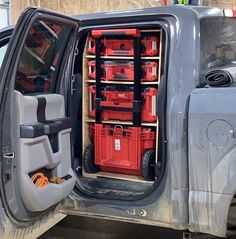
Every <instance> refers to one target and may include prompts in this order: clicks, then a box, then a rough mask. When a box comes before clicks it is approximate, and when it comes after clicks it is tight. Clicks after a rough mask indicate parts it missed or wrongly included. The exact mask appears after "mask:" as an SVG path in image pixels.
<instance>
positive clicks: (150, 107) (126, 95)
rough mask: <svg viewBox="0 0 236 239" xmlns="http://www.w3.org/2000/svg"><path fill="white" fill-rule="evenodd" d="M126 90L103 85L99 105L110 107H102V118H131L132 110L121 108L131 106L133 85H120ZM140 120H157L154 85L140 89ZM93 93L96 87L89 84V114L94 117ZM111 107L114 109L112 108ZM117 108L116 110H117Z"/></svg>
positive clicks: (127, 119) (128, 119)
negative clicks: (101, 98)
mask: <svg viewBox="0 0 236 239" xmlns="http://www.w3.org/2000/svg"><path fill="white" fill-rule="evenodd" d="M122 88H126V90H124V89H123V90H117V89H116V87H105V88H104V89H103V90H102V95H103V98H104V100H103V101H101V103H100V105H101V106H110V107H111V109H110V110H108V109H104V110H103V112H102V119H103V120H124V121H125V120H126V121H130V120H132V119H133V113H132V111H125V110H122V108H130V110H131V109H132V108H133V99H134V97H133V95H134V93H133V90H132V88H133V87H122ZM142 91H143V92H142V97H143V102H142V111H141V119H142V122H155V121H156V120H157V114H156V107H157V102H156V101H157V89H156V88H154V87H147V88H145V89H143V90H142ZM95 94H96V89H95V86H94V85H90V86H89V99H90V100H89V101H90V104H89V116H90V117H93V118H94V117H95V103H94V101H95ZM112 108H113V109H114V110H112ZM117 109H118V110H117Z"/></svg>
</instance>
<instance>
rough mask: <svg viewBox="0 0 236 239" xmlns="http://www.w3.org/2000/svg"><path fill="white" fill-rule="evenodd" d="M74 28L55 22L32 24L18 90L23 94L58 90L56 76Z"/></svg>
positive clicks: (19, 73)
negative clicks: (56, 88)
mask: <svg viewBox="0 0 236 239" xmlns="http://www.w3.org/2000/svg"><path fill="white" fill-rule="evenodd" d="M72 29H73V27H72V26H71V25H69V24H66V23H65V24H61V22H60V23H57V22H55V21H41V20H39V21H36V22H35V23H33V24H32V26H31V28H30V30H29V32H28V34H27V37H26V40H25V44H24V47H23V50H22V52H21V55H20V60H19V64H18V68H17V73H16V81H15V89H16V90H17V91H20V92H21V93H23V94H34V93H49V92H54V91H55V86H56V84H57V80H58V78H57V75H58V72H59V69H60V65H61V61H62V59H63V53H64V49H65V48H66V46H67V43H68V40H69V36H70V33H71V32H72Z"/></svg>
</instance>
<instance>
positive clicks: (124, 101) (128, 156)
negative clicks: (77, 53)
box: [84, 29, 159, 180]
mask: <svg viewBox="0 0 236 239" xmlns="http://www.w3.org/2000/svg"><path fill="white" fill-rule="evenodd" d="M88 52H89V53H90V54H94V55H95V60H91V61H89V62H88V76H89V78H90V79H95V82H96V84H95V85H93V84H91V85H90V86H89V116H90V117H92V118H95V124H91V125H90V131H89V132H90V136H91V141H92V145H89V146H88V148H87V149H86V151H85V156H84V160H85V162H84V166H85V169H86V171H87V172H89V173H92V172H96V171H97V169H98V167H99V169H100V170H102V171H106V172H113V173H123V174H131V175H138V176H143V177H144V178H145V179H147V180H150V179H151V180H153V179H154V177H155V176H154V171H153V170H154V166H155V150H156V140H155V138H156V129H154V128H152V127H151V126H150V127H149V126H146V127H143V126H142V123H155V122H157V113H156V112H157V110H156V107H157V88H156V87H155V85H154V86H149V85H148V84H147V86H145V87H144V86H143V85H141V82H147V83H148V82H155V81H158V72H159V69H158V62H157V61H155V59H154V60H153V59H146V57H147V56H151V57H153V56H158V54H159V39H158V37H157V36H156V35H141V33H140V31H139V29H116V30H94V31H92V32H91V36H90V37H89V44H88ZM112 56H116V57H117V56H120V59H118V60H117V59H115V60H114V59H113V58H112ZM125 56H126V57H130V58H129V60H127V59H126V58H125ZM103 57H106V58H108V60H103V59H102V58H103ZM109 57H110V59H109ZM141 57H142V59H141ZM132 58H133V59H132ZM147 58H148V57H147ZM96 71H98V72H96ZM109 81H112V82H110V83H112V84H109V85H107V84H106V83H105V82H108V83H109ZM120 82H122V85H121V84H120ZM125 82H133V86H132V85H130V83H127V84H126V83H125ZM111 120H116V121H118V122H120V123H117V124H116V123H115V124H114V123H113V124H111V123H110V124H109V121H111ZM104 121H106V123H105V122H104ZM126 121H129V122H131V123H132V125H130V124H129V125H126ZM93 145H94V146H93ZM91 155H93V158H91ZM92 160H93V162H92ZM143 160H147V162H143ZM92 164H94V165H92ZM143 167H146V168H145V169H143ZM150 167H152V168H153V170H151V169H150ZM150 171H152V173H151V174H152V175H150V174H149V172H150ZM145 172H146V174H145ZM147 174H149V175H147Z"/></svg>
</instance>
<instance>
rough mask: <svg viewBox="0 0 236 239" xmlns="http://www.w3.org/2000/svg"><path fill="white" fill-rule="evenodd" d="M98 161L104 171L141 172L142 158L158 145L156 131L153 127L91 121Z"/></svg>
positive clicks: (139, 174) (91, 131)
mask: <svg viewBox="0 0 236 239" xmlns="http://www.w3.org/2000/svg"><path fill="white" fill-rule="evenodd" d="M90 133H91V134H93V135H92V138H93V139H94V145H95V164H96V165H98V166H99V167H100V169H101V170H102V171H104V172H112V173H123V174H130V175H137V176H141V159H142V156H143V154H144V153H145V151H146V150H149V149H154V148H155V132H154V131H152V130H151V129H150V128H142V127H123V126H121V125H116V126H111V125H103V124H91V125H90Z"/></svg>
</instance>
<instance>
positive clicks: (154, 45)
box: [152, 41, 157, 50]
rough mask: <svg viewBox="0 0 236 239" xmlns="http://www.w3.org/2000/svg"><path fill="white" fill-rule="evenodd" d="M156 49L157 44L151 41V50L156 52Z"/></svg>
mask: <svg viewBox="0 0 236 239" xmlns="http://www.w3.org/2000/svg"><path fill="white" fill-rule="evenodd" d="M156 49H157V42H156V41H153V42H152V50H156Z"/></svg>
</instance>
